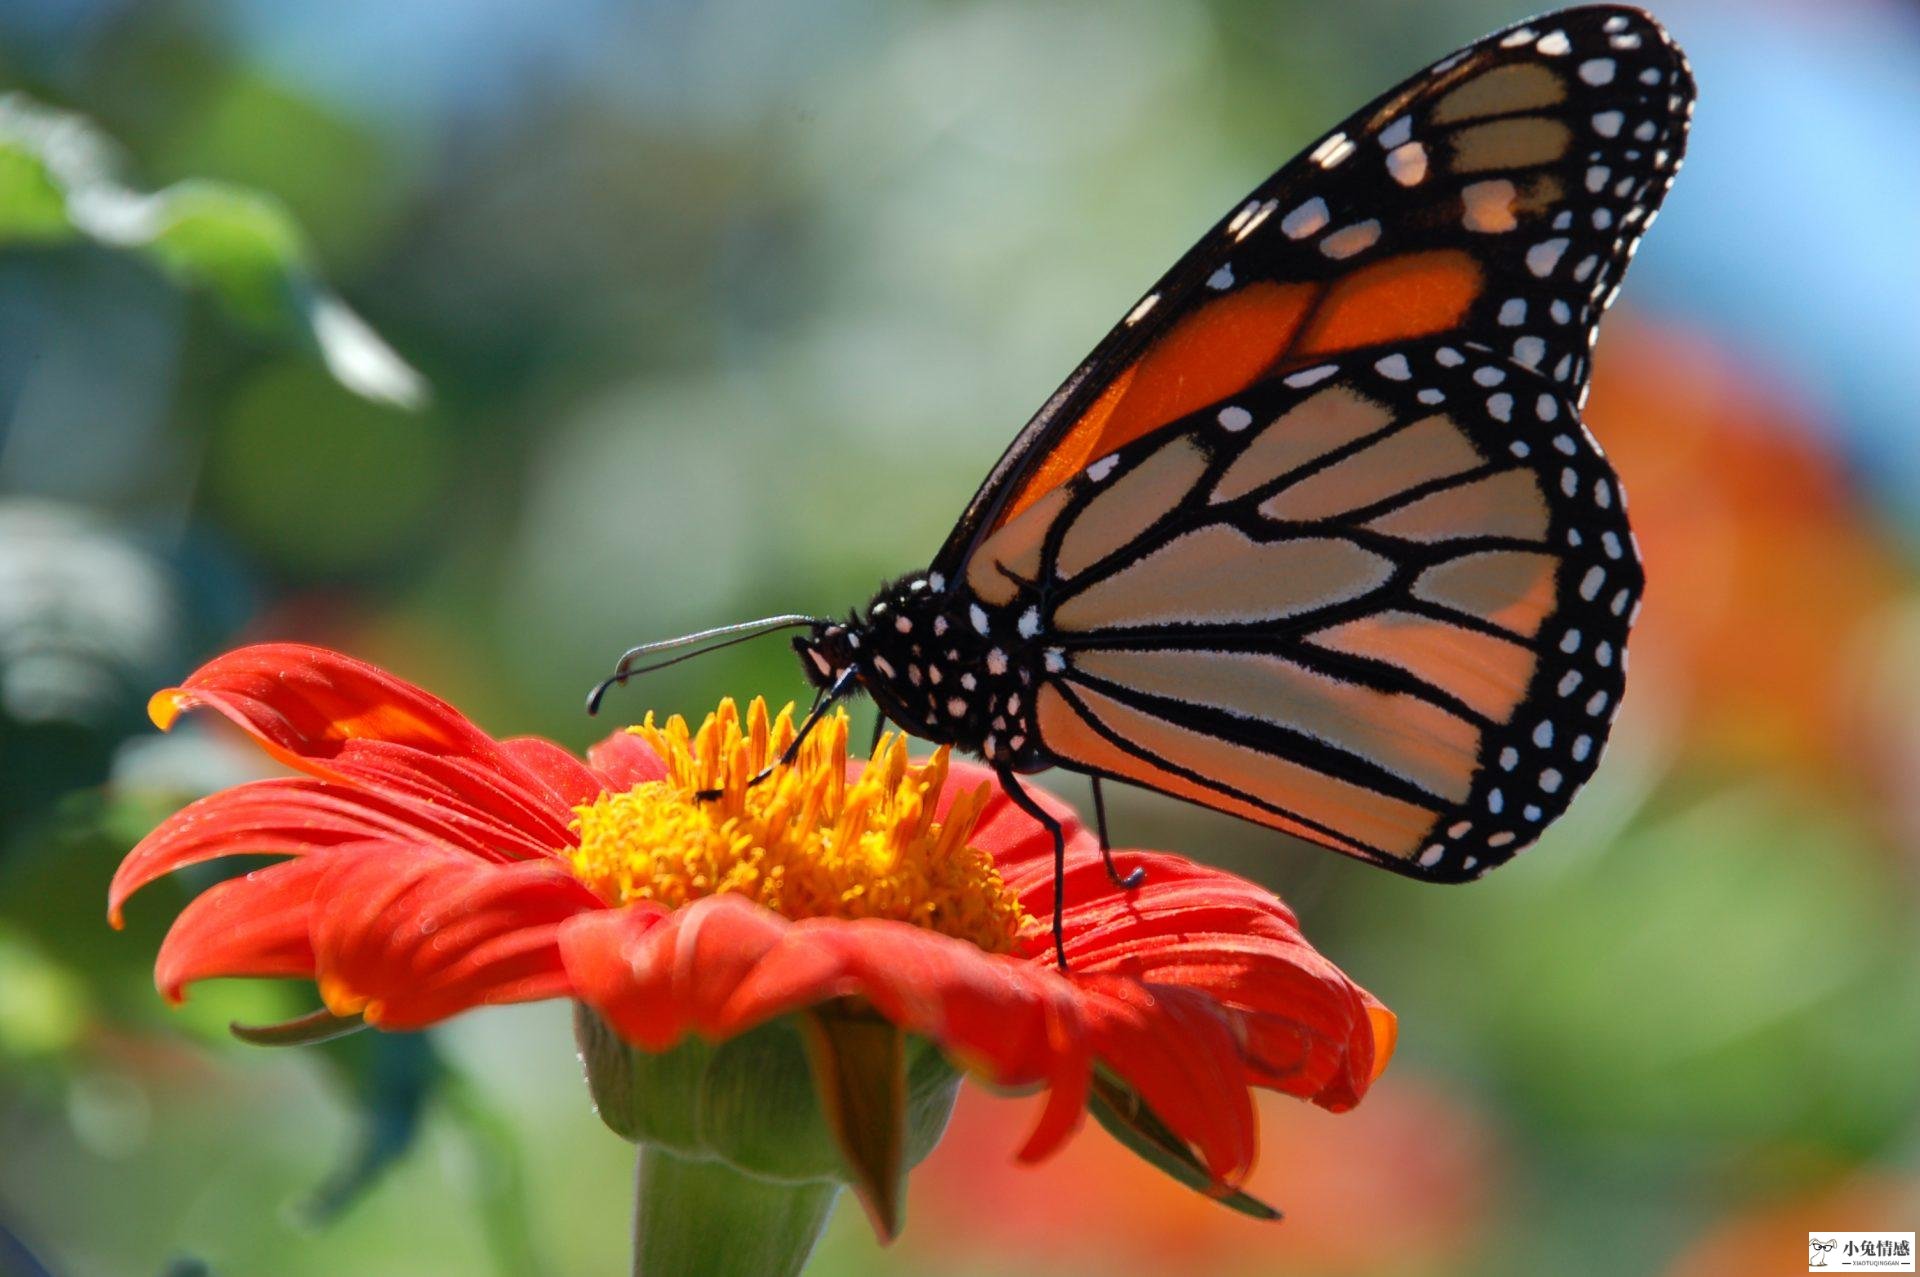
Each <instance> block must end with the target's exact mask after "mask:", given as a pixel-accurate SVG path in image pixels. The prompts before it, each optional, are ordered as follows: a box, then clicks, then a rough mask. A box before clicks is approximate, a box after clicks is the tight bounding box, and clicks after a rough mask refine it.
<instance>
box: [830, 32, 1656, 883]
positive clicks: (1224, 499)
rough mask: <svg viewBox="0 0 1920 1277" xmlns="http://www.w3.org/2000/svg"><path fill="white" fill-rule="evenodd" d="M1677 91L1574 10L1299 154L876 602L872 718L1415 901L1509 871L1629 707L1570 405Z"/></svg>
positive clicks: (1642, 211)
mask: <svg viewBox="0 0 1920 1277" xmlns="http://www.w3.org/2000/svg"><path fill="white" fill-rule="evenodd" d="M1692 98H1693V87H1692V80H1691V76H1690V75H1689V73H1688V69H1687V64H1686V60H1685V59H1684V58H1683V57H1682V56H1681V54H1680V52H1679V50H1678V49H1676V48H1675V47H1674V45H1673V44H1672V42H1671V41H1670V40H1669V39H1668V37H1667V35H1666V33H1665V32H1664V31H1662V30H1661V29H1660V27H1659V26H1658V25H1657V24H1656V23H1654V22H1653V20H1652V19H1651V18H1649V17H1648V16H1647V15H1645V14H1644V13H1641V12H1640V11H1638V10H1635V9H1627V8H1621V7H1616V6H1598V7H1592V8H1580V9H1570V10H1566V11H1564V12H1561V13H1558V14H1553V15H1550V16H1548V17H1544V18H1538V19H1534V20H1532V21H1531V22H1528V23H1526V24H1524V25H1522V26H1518V27H1514V28H1510V29H1509V30H1507V31H1503V32H1500V33H1497V34H1495V35H1493V36H1490V37H1488V38H1487V39H1485V40H1482V41H1480V42H1479V43H1477V44H1474V45H1472V46H1470V47H1468V48H1466V49H1464V50H1462V51H1460V52H1459V53H1456V54H1454V55H1453V56H1451V57H1448V58H1445V59H1443V60H1442V61H1440V62H1438V63H1435V64H1434V65H1433V66H1431V67H1429V68H1428V69H1427V70H1426V71H1424V72H1422V73H1421V74H1419V75H1416V76H1414V77H1413V78H1412V79H1411V80H1409V81H1408V82H1407V83H1405V84H1404V85H1401V86H1400V87H1398V88H1396V89H1394V90H1392V91H1391V92H1389V93H1387V94H1384V95H1382V96H1381V97H1380V98H1378V99H1376V100H1375V101H1374V102H1372V103H1370V104H1369V105H1368V106H1366V107H1364V108H1363V109H1361V110H1360V111H1359V112H1357V113H1355V114H1354V115H1353V116H1352V117H1351V118H1349V119H1348V120H1347V121H1346V122H1344V123H1343V124H1342V125H1340V127H1339V128H1337V129H1335V130H1334V131H1333V132H1331V133H1329V134H1327V135H1326V137H1324V138H1322V139H1321V140H1320V142H1319V143H1318V144H1316V145H1315V146H1313V147H1312V148H1310V149H1309V150H1308V151H1307V152H1306V153H1305V154H1303V155H1302V156H1300V157H1299V158H1298V159H1296V160H1294V161H1293V162H1292V163H1290V164H1288V165H1287V166H1286V167H1285V168H1283V169H1281V170H1280V171H1279V172H1278V173H1277V174H1275V175H1274V176H1273V177H1272V178H1270V179H1269V180H1268V181H1267V182H1266V183H1265V184H1263V185H1262V186H1261V187H1260V188H1259V189H1258V190H1256V191H1255V192H1254V193H1253V194H1252V195H1251V196H1250V197H1248V198H1247V199H1246V200H1245V201H1244V202H1242V203H1240V204H1239V205H1237V206H1236V207H1235V208H1234V209H1233V210H1232V211H1230V212H1229V213H1228V215H1227V216H1226V217H1224V218H1222V219H1221V221H1220V222H1219V224H1217V225H1216V226H1215V227H1214V228H1213V229H1212V230H1211V231H1210V232H1209V233H1208V234H1207V235H1206V236H1205V237H1204V238H1203V239H1202V240H1201V242H1200V243H1199V244H1198V245H1196V246H1195V247H1194V248H1193V249H1192V250H1191V251H1190V252H1188V254H1187V255H1186V256H1185V257H1184V258H1182V259H1181V260H1180V262H1179V263H1178V264H1177V265H1176V266H1175V267H1174V268H1173V269H1172V270H1171V271H1170V272H1168V274H1167V275H1166V276H1165V277H1164V278H1163V279H1161V280H1160V282H1159V283H1158V284H1156V285H1155V286H1154V287H1153V288H1152V289H1151V290H1150V291H1149V292H1148V293H1147V294H1146V296H1145V297H1143V298H1142V299H1141V300H1140V302H1139V303H1138V304H1137V305H1135V306H1134V307H1133V309H1132V310H1131V311H1130V312H1129V314H1128V315H1127V316H1126V318H1125V319H1124V320H1122V322H1121V323H1120V324H1119V326H1118V327H1116V328H1115V329H1114V330H1113V331H1112V332H1111V333H1109V334H1108V336H1107V337H1106V339H1105V340H1103V341H1102V342H1101V343H1100V345H1099V346H1098V347H1097V348H1096V349H1095V351H1094V352H1093V354H1092V355H1091V356H1089V358H1088V359H1087V360H1086V362H1085V363H1083V364H1082V365H1081V366H1080V368H1079V369H1078V370H1077V371H1076V372H1075V373H1074V375H1073V376H1072V377H1071V378H1069V379H1068V381H1067V383H1066V384H1065V385H1064V386H1062V387H1061V389H1060V390H1059V391H1058V392H1056V393H1055V395H1054V396H1053V398H1052V399H1051V400H1049V401H1048V403H1047V404H1046V406H1045V407H1043V408H1042V409H1041V411H1040V413H1039V414H1038V415H1037V416H1036V417H1035V418H1034V419H1033V421H1032V422H1030V423H1029V424H1028V426H1027V427H1026V429H1025V430H1023V431H1022V432H1021V434H1020V435H1019V437H1018V438H1017V439H1016V440H1015V441H1014V443H1013V445H1012V447H1011V448H1009V450H1008V451H1007V453H1006V454H1005V455H1004V456H1003V457H1002V458H1001V460H1000V462H999V464H998V465H997V466H996V467H995V468H994V470H993V472H992V473H991V474H990V475H989V476H988V479H987V481H986V483H985V484H984V485H983V486H982V488H981V489H980V491H979V493H978V494H977V495H976V496H975V498H974V500H973V502H972V504H971V505H970V506H969V507H968V510H967V512H966V514H965V515H964V517H963V518H962V519H961V521H960V523H959V524H958V526H956V528H955V529H954V532H953V533H952V535H951V536H950V537H949V538H948V541H947V544H946V546H945V547H944V548H943V549H942V551H941V553H940V554H939V555H938V556H937V557H936V559H935V560H934V562H933V564H932V565H931V567H930V569H929V570H928V572H926V573H925V574H923V575H919V576H916V577H912V578H907V579H903V581H902V582H900V583H899V584H897V585H896V586H894V587H889V589H890V591H891V592H890V593H883V596H882V598H880V599H877V600H876V601H875V603H874V605H873V606H872V608H871V609H870V611H869V617H868V621H867V622H866V628H865V630H864V631H863V635H862V636H863V637H864V638H866V639H867V640H869V645H870V648H871V650H870V651H869V652H868V654H867V655H865V656H863V657H861V658H860V659H861V660H862V661H864V662H865V666H864V667H865V668H866V669H867V670H868V671H870V676H869V677H868V680H867V682H866V686H867V687H868V689H869V690H870V691H872V692H873V694H874V696H875V698H876V700H877V701H878V702H879V703H880V704H881V706H882V708H883V710H885V711H886V712H887V713H888V714H889V715H890V716H891V717H893V718H894V719H895V720H896V721H899V722H902V723H906V724H910V725H916V726H917V727H918V728H919V729H920V730H924V731H926V732H927V733H928V734H930V735H932V736H934V737H935V738H936V739H942V740H948V741H952V742H955V743H958V744H960V745H963V746H965V747H968V748H976V749H978V750H979V751H980V752H981V753H982V754H984V755H985V757H987V758H988V759H989V760H990V761H991V762H993V763H994V764H995V765H996V766H997V767H999V768H1000V769H1001V770H1002V773H1003V775H1007V776H1009V778H1010V777H1011V773H1012V772H1013V771H1016V770H1031V769H1034V768H1039V767H1044V766H1049V765H1061V766H1066V767H1071V768H1074V769H1077V770H1080V771H1085V772H1090V773H1093V774H1095V775H1102V776H1110V777H1114V778H1118V779H1123V780H1128V781H1132V782H1135V783H1139V784H1142V785H1146V786H1149V787H1151V788H1154V789H1158V790H1161V791H1163V792H1165V793H1169V794H1173V795H1176V796H1179V797H1183V798H1187V799H1190V800H1192V801H1195V802H1199V803H1203V804H1205V805H1207V806H1210V807H1214V808H1217V809H1219V810H1222V811H1226V812H1231V813H1233V814H1236V815H1240V816H1243V817H1246V818H1248V819H1250V820H1255V821H1259V822H1261V823H1264V824H1267V825H1271V826H1273V827H1275V828H1279V829H1283V830H1287V831H1289V832H1292V833H1294V834H1297V835H1299V836H1301V837H1304V838H1307V839H1310V840H1313V841H1316V842H1319V843H1322V844H1325V845H1327V846H1330V847H1333V848H1336V849H1338V850H1341V851H1344V852H1347V853H1348V854H1351V855H1354V856H1358V857H1361V858H1363V859H1366V860H1370V861H1373V862H1375V863H1378V864H1381V865H1385V866H1387V867H1390V868H1393V869H1396V870H1398V871H1400V872H1403V873H1407V874H1411V875H1414V876H1417V877H1423V878H1430V879H1436V880H1449V881H1457V880H1461V879H1466V878H1472V877H1475V876H1477V875H1479V874H1480V873H1483V872H1485V871H1486V870H1487V869H1489V868H1491V867H1492V866H1494V865H1497V864H1500V863H1502V862H1503V861H1505V860H1507V859H1508V858H1510V857H1511V856H1512V855H1513V854H1514V853H1515V852H1516V851H1518V850H1519V849H1520V848H1522V847H1524V846H1526V845H1528V844H1529V843H1531V842H1532V841H1533V840H1534V839H1535V838H1536V837H1537V836H1538V835H1539V834H1540V832H1541V831H1542V830H1543V829H1544V828H1545V827H1546V826H1547V825H1548V824H1549V823H1551V822H1552V821H1553V820H1554V819H1555V818H1556V817H1557V816H1558V815H1559V814H1560V813H1561V812H1562V811H1564V810H1565V808H1566V806H1567V804H1568V802H1569V801H1570V800H1571V798H1572V796H1573V794H1574V793H1575V791H1576V790H1578V789H1579V788H1580V786H1581V785H1582V784H1583V783H1584V782H1585V781H1586V779H1587V778H1588V777H1589V776H1590V775H1591V774H1592V772H1593V770H1594V767H1595V766H1596V764H1597V763H1598V761H1599V757H1600V752H1601V747H1602V746H1603V744H1604V743H1605V739H1606V735H1607V731H1608V728H1609V726H1610V724H1611V722H1612V720H1613V716H1614V714H1615V713H1616V712H1617V710H1618V707H1619V704H1620V696H1621V690H1622V679H1623V675H1624V671H1625V665H1626V651H1625V643H1626V636H1627V631H1628V628H1629V626H1630V625H1631V623H1632V621H1633V618H1634V614H1635V612H1636V610H1637V607H1638V602H1639V597H1640V592H1641V588H1642V584H1643V581H1642V574H1641V569H1640V564H1639V560H1638V557H1637V554H1636V551H1635V547H1634V542H1633V537H1632V533H1631V531H1630V530H1629V528H1628V525H1627V521H1626V510H1625V502H1624V497H1623V494H1622V493H1621V491H1620V488H1619V483H1618V480H1617V479H1616V477H1615V476H1614V474H1613V472H1612V471H1611V469H1610V468H1609V467H1608V465H1607V463H1606V460H1605V458H1604V457H1603V455H1602V454H1601V451H1600V449H1599V447H1598V445H1597V444H1596V443H1595V442H1594V440H1593V439H1592V437H1591V436H1590V435H1589V434H1588V433H1587V431H1586V429H1585V428H1584V427H1583V426H1582V424H1581V423H1580V420H1579V410H1580V407H1581V405H1582V403H1583V402H1584V400H1585V396H1586V383H1587V374H1588V357H1589V353H1590V350H1591V348H1592V346H1593V343H1594V340H1595V336H1596V332H1597V328H1596V325H1597V324H1598V322H1599V318H1600V315H1601V312H1602V311H1603V310H1604V309H1605V308H1606V306H1607V304H1608V303H1609V302H1611V300H1612V299H1613V295H1614V293H1615V291H1616V290H1617V289H1618V287H1619V283H1620V279H1621V276H1622V274H1623V272H1624V271H1625V269H1626V266H1627V263H1628V261H1629V260H1630V259H1631V258H1632V256H1633V252H1634V249H1635V248H1636V247H1637V245H1638V242H1639V237H1640V235H1641V234H1643V233H1644V232H1645V230H1646V228H1647V226H1648V225H1649V224H1650V223H1651V222H1652V220H1653V217H1654V214H1655V212H1656V210H1657V208H1658V206H1659V203H1660V201H1661V199H1662V197H1663V196H1664V195H1665V193H1666V190H1667V188H1668V187H1669V186H1670V185H1671V183H1672V180H1673V176H1674V173H1675V172H1676V171H1677V169H1678V166H1679V163H1680V157H1681V151H1682V148H1683V146H1684V143H1685V135H1686V128H1687V120H1688V118H1689V116H1690V114H1691V111H1692ZM889 609H890V610H889ZM851 641H852V640H851V639H849V640H848V642H851ZM814 659H815V662H816V664H819V665H820V666H821V673H822V675H823V676H825V675H827V674H830V673H831V672H832V671H833V670H834V669H837V668H838V667H837V666H835V665H834V663H833V662H832V661H829V660H826V659H825V658H823V657H822V656H821V655H820V654H818V653H815V656H814ZM822 685H823V686H825V684H822Z"/></svg>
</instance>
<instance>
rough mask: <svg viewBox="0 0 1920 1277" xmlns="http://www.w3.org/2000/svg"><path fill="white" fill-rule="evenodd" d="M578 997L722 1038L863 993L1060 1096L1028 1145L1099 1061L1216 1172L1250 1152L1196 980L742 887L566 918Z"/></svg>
mask: <svg viewBox="0 0 1920 1277" xmlns="http://www.w3.org/2000/svg"><path fill="white" fill-rule="evenodd" d="M560 943H561V953H562V955H563V957H564V959H565V962H566V965H567V970H568V971H569V973H570V974H571V975H572V978H573V984H574V989H575V991H576V994H577V996H579V997H580V998H581V999H582V1000H583V1001H585V1002H587V1003H588V1004H589V1005H591V1006H593V1007H594V1008H595V1009H596V1010H597V1011H599V1013H600V1014H601V1015H602V1017H603V1018H605V1019H606V1021H607V1022H608V1023H609V1024H610V1025H611V1026H613V1028H614V1030H615V1031H616V1032H618V1033H620V1034H621V1035H622V1036H623V1037H625V1038H627V1039H628V1040H629V1041H631V1042H634V1043H636V1044H637V1045H639V1046H641V1047H643V1048H645V1049H649V1050H661V1049H664V1048H666V1047H668V1046H670V1045H672V1044H673V1043H674V1042H676V1041H678V1040H679V1039H680V1038H681V1037H683V1036H685V1035H686V1034H688V1033H698V1034H700V1035H702V1036H704V1037H707V1038H712V1039H719V1038H725V1037H729V1036H731V1035H733V1034H736V1033H740V1032H743V1031H744V1030H746V1029H749V1028H752V1027H753V1026H754V1025H756V1024H760V1023H762V1022H764V1021H766V1020H769V1019H772V1018H774V1017H776V1016H779V1015H783V1014H786V1013H788V1012H791V1011H794V1010H797V1009H799V1008H802V1007H806V1006H811V1005H814V1004H816V1003H819V1002H822V1001H825V1000H827V999H831V998H843V997H859V998H863V999H865V1000H866V1001H867V1002H869V1003H871V1004H872V1005H873V1007H874V1008H875V1009H876V1010H877V1011H878V1012H879V1013H880V1014H881V1015H883V1016H885V1017H886V1018H887V1019H889V1020H891V1021H893V1022H894V1023H896V1024H899V1025H900V1026H901V1027H903V1028H905V1029H907V1030H909V1031H910V1032H913V1033H918V1034H921V1035H923V1036H925V1037H928V1038H930V1039H932V1040H933V1041H936V1042H938V1043H940V1044H941V1045H942V1046H943V1047H945V1048H946V1049H947V1050H948V1051H949V1052H951V1053H952V1054H953V1055H954V1056H955V1057H956V1058H958V1059H959V1060H960V1061H961V1062H963V1063H964V1064H966V1065H967V1066H968V1067H970V1068H972V1069H974V1070H975V1071H977V1072H979V1073H981V1074H982V1075H984V1076H985V1077H987V1078H988V1079H990V1080H992V1081H994V1082H996V1083H999V1084H1001V1085H1007V1086H1022V1085H1029V1084H1033V1083H1036V1082H1040V1083H1046V1084H1048V1085H1049V1086H1051V1087H1053V1088H1055V1090H1056V1096H1055V1098H1056V1100H1058V1101H1061V1102H1060V1103H1057V1104H1056V1105H1054V1106H1053V1107H1051V1108H1050V1109H1049V1110H1048V1111H1047V1112H1046V1113H1044V1114H1043V1116H1042V1119H1041V1128H1040V1129H1039V1130H1037V1131H1036V1133H1035V1137H1034V1138H1033V1139H1031V1140H1030V1141H1029V1145H1028V1148H1027V1149H1026V1150H1025V1152H1026V1153H1027V1154H1028V1155H1029V1156H1039V1155H1042V1154H1044V1153H1045V1152H1047V1151H1049V1150H1050V1149H1051V1147H1053V1146H1054V1145H1055V1144H1057V1142H1058V1141H1059V1140H1060V1139H1061V1138H1064V1136H1065V1135H1066V1134H1068V1133H1069V1132H1070V1131H1071V1130H1072V1128H1073V1125H1074V1122H1075V1121H1077V1119H1078V1115H1079V1112H1080V1109H1081V1107H1082V1105H1083V1103H1084V1099H1085V1094H1086V1086H1087V1080H1088V1071H1089V1068H1090V1066H1091V1064H1092V1062H1093V1061H1094V1060H1095V1059H1096V1058H1097V1059H1100V1060H1102V1061H1103V1062H1105V1063H1106V1064H1107V1066H1108V1067H1110V1068H1112V1069H1114V1070H1115V1071H1116V1072H1118V1073H1120V1074H1121V1075H1122V1076H1124V1077H1126V1078H1127V1079H1128V1081H1130V1082H1132V1083H1133V1084H1134V1085H1135V1086H1136V1087H1138V1088H1139V1089H1140V1091H1141V1093H1142V1094H1143V1095H1144V1096H1146V1098H1147V1100H1148V1103H1150V1104H1153V1105H1154V1106H1155V1108H1156V1110H1160V1111H1161V1112H1162V1116H1163V1117H1164V1118H1165V1119H1166V1120H1167V1122H1168V1124H1169V1125H1170V1126H1172V1127H1173V1129H1174V1130H1176V1131H1178V1132H1179V1133H1180V1134H1181V1135H1182V1136H1183V1137H1185V1138H1187V1139H1190V1140H1192V1141H1193V1142H1194V1143H1195V1144H1196V1146H1198V1147H1200V1148H1201V1149H1202V1150H1203V1155H1204V1156H1205V1157H1206V1159H1207V1162H1208V1165H1209V1166H1210V1167H1211V1168H1212V1169H1213V1170H1214V1172H1215V1173H1216V1174H1217V1175H1219V1176H1220V1177H1221V1178H1222V1180H1223V1181H1232V1180H1236V1179H1238V1178H1239V1177H1240V1176H1241V1175H1243V1174H1244V1173H1245V1172H1246V1170H1247V1169H1248V1168H1249V1167H1250V1165H1251V1163H1252V1148H1253V1139H1254V1135H1253V1124H1252V1123H1253V1114H1252V1106H1251V1102H1250V1100H1249V1098H1248V1096H1247V1090H1246V1077H1245V1073H1244V1070H1243V1069H1242V1067H1241V1064H1240V1059H1239V1050H1238V1043H1237V1040H1236V1038H1235V1035H1234V1030H1233V1026H1232V1025H1231V1023H1230V1022H1229V1021H1228V1020H1227V1018H1226V1017H1224V1016H1223V1015H1221V1014H1220V1013H1219V1012H1218V1011H1217V1010H1216V1009H1215V1008H1213V1007H1212V1006H1211V1004H1210V1003H1208V1001H1207V1000H1206V999H1205V998H1204V997H1203V996H1201V995H1199V994H1198V993H1196V992H1194V991H1192V990H1186V989H1180V988H1174V987H1149V986H1143V985H1141V984H1139V983H1138V982H1136V981H1132V980H1128V979H1125V978H1123V977H1113V976H1097V975H1096V976H1092V977H1090V978H1088V979H1086V980H1082V979H1080V978H1079V977H1077V976H1076V977H1074V978H1068V977H1065V976H1062V975H1061V974H1060V973H1058V972H1057V971H1055V970H1053V969H1052V968H1051V967H1050V966H1048V965H1046V964H1045V963H1038V962H1031V961H1024V960H1019V959H1011V958H1007V957H1003V956H998V955H994V954H989V953H986V952H984V951H983V950H980V949H978V948H976V947H974V946H972V945H969V944H967V943H965V942H964V941H959V940H954V939H951V938H949V937H946V936H941V935H938V934H936V933H934V932H930V931H926V930H922V929H920V928H916V927H912V926H908V925H905V924H901V923H892V922H876V921H859V922H846V921H840V920H837V919H827V918H815V919H808V920H806V921H802V922H790V921H788V920H787V919H784V918H781V917H780V916H778V915H777V914H774V913H772V912H770V911H768V910H766V909H763V908H761V907H759V906H758V905H755V904H752V903H750V902H748V901H746V900H743V899H741V898H740V897H737V896H713V897H708V898H707V899H704V900H699V901H696V902H695V903H693V904H692V905H689V906H687V907H686V908H684V909H680V910H678V911H676V912H674V913H671V914H664V913H661V912H659V911H657V910H651V909H631V910H619V911H608V912H602V913H595V914H586V915H582V916H581V917H578V918H575V919H573V920H572V921H571V922H569V923H567V924H566V925H565V926H564V927H563V928H562V929H561V942H560Z"/></svg>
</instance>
